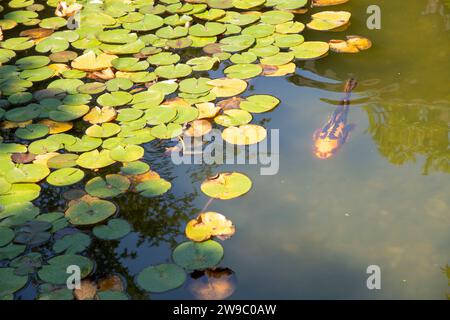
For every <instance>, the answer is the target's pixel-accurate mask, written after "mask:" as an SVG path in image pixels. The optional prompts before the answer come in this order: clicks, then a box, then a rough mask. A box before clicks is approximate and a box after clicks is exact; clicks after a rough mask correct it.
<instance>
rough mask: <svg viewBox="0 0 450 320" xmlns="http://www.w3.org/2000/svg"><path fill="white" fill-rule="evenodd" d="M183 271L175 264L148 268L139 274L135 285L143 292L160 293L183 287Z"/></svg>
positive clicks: (184, 274)
mask: <svg viewBox="0 0 450 320" xmlns="http://www.w3.org/2000/svg"><path fill="white" fill-rule="evenodd" d="M185 281H186V273H185V271H184V270H183V269H182V268H180V267H179V266H177V265H175V264H160V265H156V266H150V267H147V268H145V269H144V270H142V271H141V272H139V274H138V275H137V277H136V283H137V284H138V285H139V286H140V287H141V288H142V289H144V290H145V291H149V292H154V293H161V292H166V291H169V290H172V289H175V288H178V287H180V286H182V285H183V283H184V282H185Z"/></svg>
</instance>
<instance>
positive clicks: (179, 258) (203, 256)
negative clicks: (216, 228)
mask: <svg viewBox="0 0 450 320" xmlns="http://www.w3.org/2000/svg"><path fill="white" fill-rule="evenodd" d="M172 257H173V261H174V262H175V263H176V264H177V265H179V266H181V267H183V268H185V269H188V270H202V269H207V268H211V267H214V266H216V265H217V264H219V262H220V261H221V260H222V258H223V247H222V246H221V245H220V243H218V242H216V241H213V240H208V241H205V242H200V243H198V242H191V241H188V242H184V243H182V244H180V245H179V246H178V247H176V248H175V250H174V251H173V255H172Z"/></svg>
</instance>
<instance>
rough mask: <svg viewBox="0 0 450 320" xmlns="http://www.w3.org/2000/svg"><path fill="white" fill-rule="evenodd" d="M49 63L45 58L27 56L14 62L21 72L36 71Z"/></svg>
mask: <svg viewBox="0 0 450 320" xmlns="http://www.w3.org/2000/svg"><path fill="white" fill-rule="evenodd" d="M49 63H50V59H49V58H48V57H46V56H28V57H25V58H21V59H19V60H17V61H16V66H18V67H19V68H20V69H22V70H27V69H37V68H41V67H45V66H46V65H48V64H49Z"/></svg>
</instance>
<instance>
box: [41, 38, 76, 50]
mask: <svg viewBox="0 0 450 320" xmlns="http://www.w3.org/2000/svg"><path fill="white" fill-rule="evenodd" d="M69 46H70V43H69V41H67V40H66V39H62V38H51V37H50V38H46V39H44V40H42V41H41V42H39V43H38V44H37V45H36V51H37V52H40V53H45V52H51V53H56V52H61V51H65V50H67V49H68V48H69Z"/></svg>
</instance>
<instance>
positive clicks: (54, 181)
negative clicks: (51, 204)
mask: <svg viewBox="0 0 450 320" xmlns="http://www.w3.org/2000/svg"><path fill="white" fill-rule="evenodd" d="M83 178H84V172H83V171H82V170H80V169H77V168H62V169H58V170H56V171H53V172H52V173H51V174H50V175H49V176H48V177H47V182H48V183H49V184H51V185H53V186H57V187H62V186H69V185H72V184H75V183H77V182H80V181H81V180H83Z"/></svg>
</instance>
